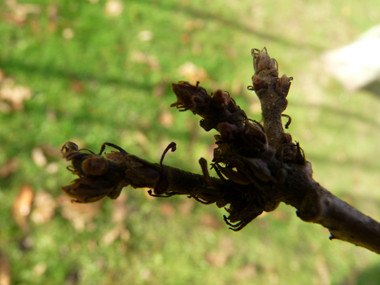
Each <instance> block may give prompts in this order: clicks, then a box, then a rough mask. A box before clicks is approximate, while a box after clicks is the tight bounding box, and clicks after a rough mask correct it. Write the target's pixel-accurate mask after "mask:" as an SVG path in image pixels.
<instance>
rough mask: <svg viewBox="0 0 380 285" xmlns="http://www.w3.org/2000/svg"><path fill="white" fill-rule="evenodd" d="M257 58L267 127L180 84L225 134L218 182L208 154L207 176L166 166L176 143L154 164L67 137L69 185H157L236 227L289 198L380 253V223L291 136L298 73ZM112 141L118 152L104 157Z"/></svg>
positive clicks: (208, 123)
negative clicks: (319, 172) (333, 187)
mask: <svg viewBox="0 0 380 285" xmlns="http://www.w3.org/2000/svg"><path fill="white" fill-rule="evenodd" d="M252 56H253V58H254V60H253V62H254V70H255V74H254V75H253V77H252V86H248V89H249V90H252V91H255V92H256V94H257V96H258V98H259V99H260V102H261V108H262V121H263V125H261V124H260V123H259V122H256V121H254V120H251V119H249V118H248V117H247V115H246V113H245V112H244V111H243V110H241V109H240V107H239V106H238V105H237V104H236V102H235V101H234V99H233V98H231V96H230V95H229V93H228V92H226V91H222V90H216V91H215V92H213V93H211V94H208V93H207V91H206V90H205V89H204V88H203V87H201V86H199V83H197V84H196V85H191V84H190V83H188V82H183V81H180V82H178V83H173V84H172V89H173V92H174V93H175V95H176V97H177V101H176V102H175V103H173V104H172V105H171V106H172V107H176V108H177V109H179V111H186V110H189V111H191V112H193V113H194V114H197V115H199V116H200V117H201V118H202V119H201V122H200V126H201V127H202V128H203V129H205V131H209V130H211V129H216V130H217V131H218V132H219V135H215V140H216V144H217V148H215V149H214V158H213V160H212V162H211V168H212V169H213V170H214V171H215V172H216V173H217V175H218V177H219V178H218V179H217V178H212V177H210V175H209V173H208V166H209V165H208V163H207V162H206V160H205V159H203V158H201V159H200V160H199V163H200V166H201V169H202V171H203V175H198V174H193V173H190V172H186V171H183V170H180V169H178V168H173V167H170V166H166V165H163V163H162V162H163V158H164V156H165V154H166V152H167V151H168V150H170V149H171V150H172V151H174V150H175V143H171V144H170V145H169V146H168V148H167V149H166V150H165V151H164V153H163V155H162V158H161V161H160V163H150V162H148V161H146V160H144V159H142V158H139V157H137V156H134V155H132V154H129V153H128V152H126V151H125V150H123V149H122V148H120V147H119V146H116V145H114V144H111V143H104V144H103V145H102V147H101V150H100V152H99V153H98V154H95V153H94V152H92V151H90V150H87V149H78V146H77V145H76V144H75V143H72V142H67V143H66V144H65V145H64V146H63V147H62V150H61V152H62V155H63V157H64V158H65V159H66V160H68V161H71V163H72V166H70V167H68V169H69V170H70V171H71V172H73V174H76V175H78V178H77V179H76V180H74V182H73V183H72V184H71V185H68V186H64V187H62V190H63V191H64V192H66V193H67V194H68V195H69V196H71V197H73V199H74V200H73V201H75V202H78V203H88V202H95V201H98V200H100V199H102V198H104V197H105V196H108V197H110V198H112V199H116V198H117V197H118V196H119V194H120V191H121V190H122V189H123V187H125V186H128V185H131V186H132V187H134V188H141V187H144V188H145V187H149V188H152V190H150V191H149V194H150V195H152V196H155V197H171V196H173V195H187V196H188V197H189V198H194V199H195V200H197V201H198V202H201V203H203V204H212V203H215V204H216V205H217V206H218V207H225V209H226V211H227V213H228V216H224V220H225V222H226V223H227V224H228V225H229V226H230V229H232V230H234V231H238V230H241V229H242V228H244V227H245V226H246V225H247V224H248V223H250V222H251V221H252V220H253V219H255V218H256V217H257V216H259V215H260V214H261V213H262V212H263V211H266V212H270V211H274V210H275V209H276V208H277V206H278V205H279V203H281V202H284V203H286V204H288V205H291V206H293V207H295V208H296V209H297V215H298V217H300V218H301V219H302V220H303V221H305V222H312V223H316V224H320V225H322V226H324V227H326V228H327V229H329V231H330V233H331V236H330V239H340V240H343V241H347V242H350V243H353V244H355V245H358V246H362V247H365V248H367V249H369V250H371V251H374V252H376V253H380V224H379V223H378V222H376V221H375V220H373V219H372V218H370V217H368V216H366V215H364V214H362V213H361V212H359V211H358V210H356V209H355V208H354V207H352V206H350V205H348V204H347V203H345V202H344V201H342V200H340V199H339V198H337V197H336V196H334V195H333V194H332V193H330V192H329V191H327V190H326V189H325V188H323V187H322V186H321V185H320V184H319V183H317V182H316V181H314V179H313V177H312V174H313V172H312V167H311V163H310V162H308V161H307V160H306V159H305V154H304V151H303V150H302V148H301V146H300V144H299V143H298V142H293V140H292V136H291V135H290V134H289V133H285V130H284V127H283V124H282V117H283V116H285V117H287V118H288V123H287V124H286V125H285V128H287V127H288V126H289V124H290V121H291V119H290V116H288V115H285V114H283V112H284V111H285V109H286V107H287V104H288V101H287V95H288V92H289V88H290V85H291V80H292V78H291V77H287V76H286V75H283V76H282V77H280V78H279V74H278V66H277V62H276V60H275V59H273V58H270V57H269V55H268V53H267V50H266V49H265V48H264V49H263V50H258V49H253V50H252ZM106 146H111V147H114V148H115V149H116V150H117V151H112V152H110V153H107V154H105V156H103V155H102V154H103V152H104V149H105V147H106Z"/></svg>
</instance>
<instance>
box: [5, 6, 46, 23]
mask: <svg viewBox="0 0 380 285" xmlns="http://www.w3.org/2000/svg"><path fill="white" fill-rule="evenodd" d="M4 3H5V5H6V8H7V10H8V11H9V13H8V14H5V15H4V18H5V19H6V20H8V21H9V22H11V23H14V24H16V25H23V24H24V23H25V21H26V19H27V17H28V15H29V14H35V15H38V14H40V13H41V8H40V7H39V6H37V5H32V4H20V3H18V2H17V1H16V0H6V1H5V2H4Z"/></svg>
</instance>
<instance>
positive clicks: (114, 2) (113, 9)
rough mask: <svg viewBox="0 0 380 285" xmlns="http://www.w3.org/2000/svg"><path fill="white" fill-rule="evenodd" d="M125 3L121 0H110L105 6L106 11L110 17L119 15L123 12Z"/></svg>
mask: <svg viewBox="0 0 380 285" xmlns="http://www.w3.org/2000/svg"><path fill="white" fill-rule="evenodd" d="M123 10H124V5H123V2H122V1H119V0H109V1H107V3H106V5H105V7H104V13H105V14H106V16H108V17H117V16H120V15H121V13H123Z"/></svg>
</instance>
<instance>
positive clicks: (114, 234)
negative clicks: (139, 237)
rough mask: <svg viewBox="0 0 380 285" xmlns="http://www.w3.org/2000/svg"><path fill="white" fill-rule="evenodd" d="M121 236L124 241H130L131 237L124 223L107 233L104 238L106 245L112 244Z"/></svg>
mask: <svg viewBox="0 0 380 285" xmlns="http://www.w3.org/2000/svg"><path fill="white" fill-rule="evenodd" d="M118 238H120V239H121V240H122V241H123V242H128V241H129V238H130V233H129V231H128V230H127V229H126V228H125V226H124V225H123V224H119V225H117V226H116V227H114V228H113V229H112V230H110V231H108V232H107V233H105V235H104V236H103V238H102V242H103V244H104V245H106V246H107V245H110V244H112V243H114V242H115V240H116V239H118Z"/></svg>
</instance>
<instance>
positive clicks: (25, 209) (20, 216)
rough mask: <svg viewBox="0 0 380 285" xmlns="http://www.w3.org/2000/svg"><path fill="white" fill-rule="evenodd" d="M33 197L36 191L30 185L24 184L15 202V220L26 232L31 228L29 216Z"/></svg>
mask: <svg viewBox="0 0 380 285" xmlns="http://www.w3.org/2000/svg"><path fill="white" fill-rule="evenodd" d="M33 198H34V192H33V189H32V187H31V186H29V185H23V186H21V188H20V191H19V194H18V195H17V197H16V199H15V201H14V202H13V207H12V217H13V220H14V221H15V223H16V224H17V226H19V227H20V228H21V229H22V230H23V231H24V232H27V231H28V230H29V223H28V216H29V214H30V210H31V208H32V203H33Z"/></svg>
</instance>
